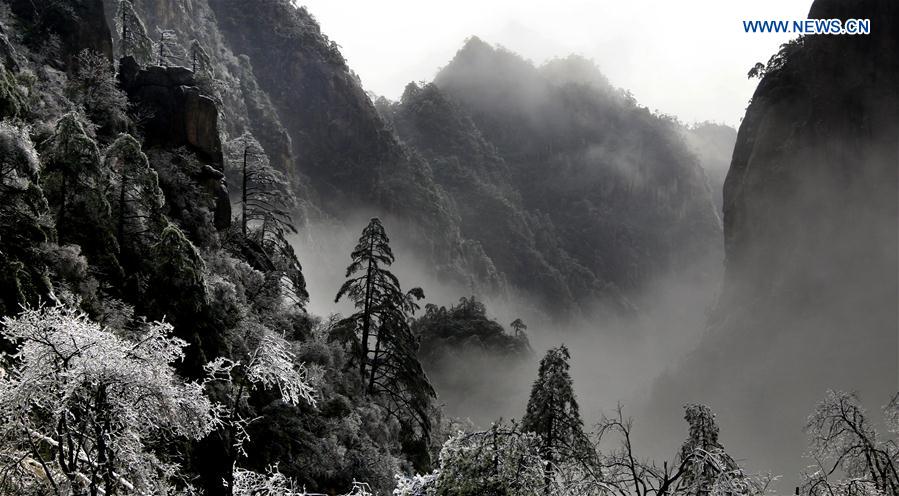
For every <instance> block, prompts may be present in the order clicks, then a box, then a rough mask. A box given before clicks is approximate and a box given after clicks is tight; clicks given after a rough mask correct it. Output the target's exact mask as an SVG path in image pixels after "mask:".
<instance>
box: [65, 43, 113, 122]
mask: <svg viewBox="0 0 899 496" xmlns="http://www.w3.org/2000/svg"><path fill="white" fill-rule="evenodd" d="M76 62H77V67H78V69H77V70H76V71H75V73H74V74H73V75H72V76H71V77H70V78H69V83H68V85H67V87H66V92H67V93H68V96H69V98H70V99H71V100H72V101H73V102H75V103H77V104H79V105H81V106H82V107H83V108H84V111H85V113H86V114H87V116H88V117H89V118H90V119H91V121H93V122H94V124H96V125H97V126H99V131H98V132H99V133H100V134H102V135H104V136H108V135H113V134H114V133H115V132H116V131H119V130H124V129H125V128H126V126H127V124H128V117H127V115H126V111H127V109H128V97H127V96H126V95H125V93H124V92H123V91H122V90H120V89H119V87H118V82H117V81H116V74H115V68H114V67H113V66H112V62H111V61H110V60H109V59H107V58H106V57H104V56H103V55H101V54H99V53H97V52H95V51H92V50H84V51H82V52H81V53H80V54H79V55H78V58H77V59H76Z"/></svg>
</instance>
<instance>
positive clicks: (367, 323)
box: [359, 236, 375, 383]
mask: <svg viewBox="0 0 899 496" xmlns="http://www.w3.org/2000/svg"><path fill="white" fill-rule="evenodd" d="M374 249H375V238H374V237H373V236H372V237H371V238H370V239H369V242H368V253H367V255H368V271H367V272H366V275H365V305H364V306H363V308H362V343H361V344H362V357H361V359H360V360H359V372H360V374H362V381H363V383H364V382H365V361H366V360H368V337H369V334H370V332H371V303H372V302H371V300H372V292H373V291H374V289H373V288H372V274H373V273H374V259H373V252H374Z"/></svg>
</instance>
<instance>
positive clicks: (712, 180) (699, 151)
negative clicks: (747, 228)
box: [684, 122, 737, 215]
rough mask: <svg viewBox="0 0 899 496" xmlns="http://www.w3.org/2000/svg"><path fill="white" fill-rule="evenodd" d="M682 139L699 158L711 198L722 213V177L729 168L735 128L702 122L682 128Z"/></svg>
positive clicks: (735, 135) (724, 176) (734, 142)
mask: <svg viewBox="0 0 899 496" xmlns="http://www.w3.org/2000/svg"><path fill="white" fill-rule="evenodd" d="M684 139H686V140H687V145H688V146H689V147H690V150H692V151H693V153H695V154H696V156H697V157H698V158H699V162H700V163H701V164H702V168H703V170H704V171H705V175H706V177H708V178H709V186H710V187H711V189H712V199H713V200H714V202H715V206H716V207H717V208H718V213H719V214H720V215H723V214H724V179H725V178H726V177H727V171H728V170H729V169H730V160H731V158H732V157H733V153H734V145H735V144H736V142H737V130H736V129H734V128H732V127H730V126H725V125H723V124H715V123H711V122H703V123H701V124H697V125H695V126H691V127H687V128H684Z"/></svg>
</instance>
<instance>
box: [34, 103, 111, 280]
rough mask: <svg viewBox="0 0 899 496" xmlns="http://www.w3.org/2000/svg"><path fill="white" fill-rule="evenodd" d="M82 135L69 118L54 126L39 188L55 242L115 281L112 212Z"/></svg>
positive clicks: (100, 170) (97, 161)
mask: <svg viewBox="0 0 899 496" xmlns="http://www.w3.org/2000/svg"><path fill="white" fill-rule="evenodd" d="M88 129H89V128H88V127H87V124H86V123H85V122H84V119H83V117H82V116H80V115H79V114H77V113H74V112H73V113H69V114H66V115H64V116H63V117H62V119H60V120H59V122H58V123H57V124H56V129H55V130H54V132H53V134H52V135H51V136H50V138H49V139H48V140H47V141H46V142H45V143H44V144H43V146H42V150H43V158H44V164H45V168H44V177H43V178H42V184H43V188H44V191H45V193H46V195H47V200H48V201H49V204H50V208H51V211H52V212H53V213H54V214H55V217H56V231H57V238H58V241H59V242H60V243H61V244H65V243H73V244H77V245H79V246H81V248H82V251H83V252H84V253H85V255H86V256H87V257H88V258H89V259H90V260H91V262H92V263H94V264H95V265H96V266H97V267H98V268H99V269H100V271H101V272H102V273H103V275H105V276H106V277H108V278H109V279H110V280H120V279H121V276H122V274H121V271H122V269H121V267H120V266H119V262H118V253H119V245H118V242H117V241H116V238H115V223H114V221H113V218H112V207H111V206H110V204H109V201H108V200H107V198H106V196H105V195H104V194H103V188H104V185H105V184H106V183H107V179H108V174H107V170H106V169H104V167H103V163H102V160H101V158H100V151H99V149H98V147H97V143H96V141H95V140H94V139H93V138H92V137H91V136H90V134H89V133H88Z"/></svg>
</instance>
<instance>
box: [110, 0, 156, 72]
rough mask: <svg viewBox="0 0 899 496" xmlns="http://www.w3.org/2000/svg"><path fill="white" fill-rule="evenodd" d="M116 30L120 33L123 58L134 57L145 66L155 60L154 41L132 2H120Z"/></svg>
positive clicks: (126, 0) (121, 0) (129, 0)
mask: <svg viewBox="0 0 899 496" xmlns="http://www.w3.org/2000/svg"><path fill="white" fill-rule="evenodd" d="M116 30H117V31H118V33H119V41H120V43H121V50H122V57H128V56H131V57H134V59H135V60H136V61H137V62H138V63H139V64H143V65H146V64H149V63H150V62H151V61H152V60H153V40H152V39H150V36H149V34H147V28H146V26H144V23H143V21H141V19H140V16H139V15H138V14H137V12H136V11H135V10H134V4H133V3H132V2H131V0H119V4H118V11H117V12H116Z"/></svg>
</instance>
